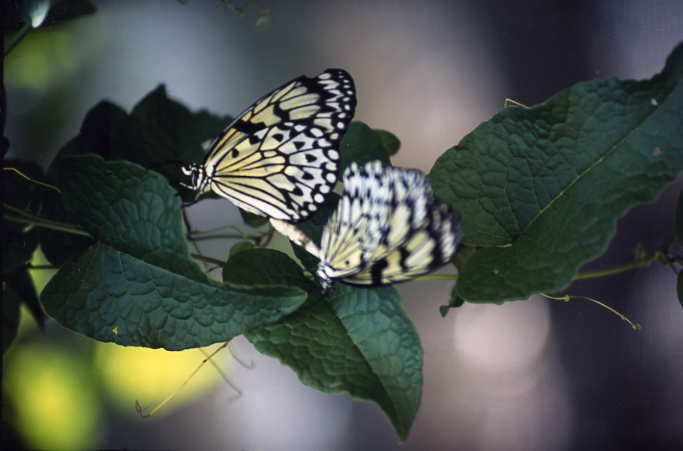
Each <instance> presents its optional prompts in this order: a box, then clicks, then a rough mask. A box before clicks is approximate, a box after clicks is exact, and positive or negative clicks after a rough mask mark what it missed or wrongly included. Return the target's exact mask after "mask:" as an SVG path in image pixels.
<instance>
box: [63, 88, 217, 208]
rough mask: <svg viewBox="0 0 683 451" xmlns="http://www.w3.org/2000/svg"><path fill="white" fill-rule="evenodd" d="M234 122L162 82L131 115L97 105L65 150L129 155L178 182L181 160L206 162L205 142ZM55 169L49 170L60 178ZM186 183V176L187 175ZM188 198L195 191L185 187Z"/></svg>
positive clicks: (111, 106) (105, 104) (120, 156)
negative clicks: (172, 93) (193, 106)
mask: <svg viewBox="0 0 683 451" xmlns="http://www.w3.org/2000/svg"><path fill="white" fill-rule="evenodd" d="M229 122H230V118H229V117H219V116H216V115H214V114H211V113H208V112H207V111H204V110H202V111H197V112H192V111H190V110H189V109H188V108H187V107H185V106H184V105H182V104H181V103H179V102H176V101H174V100H171V99H169V98H168V96H167V95H166V89H165V87H164V86H163V85H160V86H158V87H157V88H156V89H154V90H153V91H151V92H150V93H149V94H147V95H146V96H145V97H144V98H143V99H142V100H140V102H138V104H137V105H136V106H135V107H134V108H133V111H132V112H131V114H128V113H126V112H125V111H124V110H123V109H122V108H121V107H119V106H118V105H115V104H113V103H111V102H107V101H102V102H100V103H98V104H97V105H95V106H94V107H93V108H92V109H91V110H90V111H88V114H87V115H86V117H85V119H84V120H83V124H82V125H81V130H80V132H79V134H78V135H77V136H76V137H74V138H73V139H72V140H71V141H69V142H68V143H67V145H66V146H64V148H62V150H61V151H60V153H59V155H58V158H57V159H56V161H59V159H60V158H63V157H65V156H67V155H81V154H92V153H95V154H98V155H101V156H102V157H104V158H105V159H107V160H117V159H125V160H129V161H132V162H134V163H138V164H139V165H141V166H144V167H146V168H148V169H153V170H155V171H157V172H159V173H161V174H163V175H164V176H165V177H166V178H167V179H168V180H169V181H170V182H171V184H172V185H173V186H174V187H178V186H179V183H180V182H181V181H183V179H184V175H183V174H182V172H181V171H180V165H181V164H186V163H190V162H198V161H202V160H203V158H204V151H203V149H202V145H203V144H204V143H206V142H208V141H209V140H210V139H213V138H215V137H216V136H217V135H218V134H219V133H220V132H221V130H222V129H223V128H224V127H225V125H227V124H228V123H229ZM55 171H56V168H55V167H52V168H50V175H51V176H52V177H58V174H56V172H55ZM185 182H187V180H185ZM181 193H182V195H183V198H184V199H185V200H186V201H190V200H193V199H194V198H195V195H196V194H195V193H194V192H192V191H191V190H186V189H183V190H181Z"/></svg>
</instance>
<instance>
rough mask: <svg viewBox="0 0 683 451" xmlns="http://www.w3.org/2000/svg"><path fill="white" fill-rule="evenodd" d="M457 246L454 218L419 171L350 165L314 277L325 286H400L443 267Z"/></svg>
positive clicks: (457, 229)
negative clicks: (334, 283)
mask: <svg viewBox="0 0 683 451" xmlns="http://www.w3.org/2000/svg"><path fill="white" fill-rule="evenodd" d="M461 240H462V233H461V231H460V226H459V223H458V219H457V216H456V215H455V213H453V212H452V211H450V210H449V209H448V208H447V207H446V206H445V205H439V204H438V203H437V202H436V201H435V200H434V198H433V196H432V192H431V188H430V187H429V184H428V183H427V181H426V180H425V178H424V176H423V175H422V174H421V173H420V172H419V171H416V170H407V169H401V168H391V167H383V166H382V165H381V163H380V162H377V161H373V162H369V163H367V164H366V165H365V166H364V167H359V166H358V165H356V164H355V163H354V164H351V165H350V166H349V167H348V169H347V170H346V172H345V173H344V194H343V195H342V197H341V199H340V201H339V204H338V206H337V209H336V210H335V212H334V213H333V214H332V216H331V217H330V219H329V221H328V222H327V224H326V225H325V228H324V229H323V234H322V238H321V244H320V249H319V251H318V253H319V257H320V260H321V261H320V265H319V267H318V275H319V277H320V279H321V280H322V282H323V285H329V283H331V281H332V280H335V279H341V280H342V281H344V282H346V283H350V284H357V285H381V284H389V283H394V282H400V281H404V280H408V279H411V278H414V277H417V276H419V275H422V274H426V273H428V272H430V271H433V270H434V269H436V268H438V267H439V266H441V265H443V264H445V263H447V262H448V261H449V260H450V258H451V257H452V255H453V254H454V253H455V251H456V248H457V246H458V244H459V243H460V242H461Z"/></svg>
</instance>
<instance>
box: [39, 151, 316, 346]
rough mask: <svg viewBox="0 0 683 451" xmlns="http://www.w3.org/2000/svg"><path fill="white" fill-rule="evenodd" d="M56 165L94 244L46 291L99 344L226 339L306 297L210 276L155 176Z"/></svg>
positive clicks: (52, 307)
mask: <svg viewBox="0 0 683 451" xmlns="http://www.w3.org/2000/svg"><path fill="white" fill-rule="evenodd" d="M59 166H60V167H59V170H58V173H59V174H60V177H61V178H60V187H61V188H62V192H63V195H64V200H65V205H66V206H67V208H68V209H69V210H70V211H72V212H73V213H74V215H75V216H77V217H79V218H80V219H81V221H80V223H81V225H82V227H83V228H84V229H85V230H87V231H88V232H89V233H91V234H92V235H93V236H94V237H95V238H96V239H97V240H98V243H97V244H96V245H94V246H93V247H91V248H90V249H89V250H88V251H87V252H86V253H85V254H83V255H81V256H80V258H78V259H77V260H76V261H74V262H68V263H66V264H65V265H64V266H63V267H62V268H61V269H60V271H59V272H58V273H57V274H56V275H55V276H54V277H53V278H52V280H51V281H50V282H49V283H48V285H47V286H46V288H45V290H44V291H43V293H42V301H43V304H44V305H45V308H46V310H47V312H48V313H49V314H50V315H51V316H53V317H54V318H55V319H57V320H58V321H59V322H60V323H61V324H62V325H64V326H66V327H69V328H71V329H73V330H75V331H78V332H80V333H83V334H85V335H87V336H90V337H92V338H95V339H97V340H101V341H113V342H116V343H119V344H122V345H134V346H147V347H164V348H166V349H171V350H178V349H185V348H191V347H197V346H206V345H208V344H210V343H214V342H218V341H225V340H229V339H230V338H232V337H234V336H236V335H239V334H242V333H244V332H246V331H247V330H249V329H250V328H253V327H256V326H260V325H263V324H268V323H272V322H274V321H276V320H277V319H279V318H281V317H282V316H284V315H286V314H288V313H290V312H292V311H294V310H295V309H296V308H297V307H299V306H300V305H301V304H302V303H303V302H304V301H305V299H306V294H305V292H304V291H303V290H301V289H299V288H295V287H288V286H263V285H254V286H241V285H229V284H225V285H220V284H218V283H216V282H213V281H211V280H209V279H208V278H207V276H206V275H205V274H204V272H203V271H202V270H201V268H200V267H199V266H198V265H197V264H196V263H195V262H194V261H193V260H192V259H191V257H190V253H189V249H188V246H187V241H186V240H185V237H184V232H183V229H182V225H181V219H180V199H179V198H178V196H177V195H176V194H175V193H174V191H173V190H172V189H171V187H170V186H169V185H168V184H167V182H166V181H165V180H164V179H163V178H162V177H161V176H160V175H159V174H157V173H155V172H152V171H146V170H145V169H143V168H141V167H139V166H137V165H135V164H133V163H130V162H127V161H109V162H105V161H104V160H103V159H102V158H101V157H99V156H95V155H90V156H87V155H79V156H71V157H67V158H64V159H63V160H62V161H61V162H60V163H59Z"/></svg>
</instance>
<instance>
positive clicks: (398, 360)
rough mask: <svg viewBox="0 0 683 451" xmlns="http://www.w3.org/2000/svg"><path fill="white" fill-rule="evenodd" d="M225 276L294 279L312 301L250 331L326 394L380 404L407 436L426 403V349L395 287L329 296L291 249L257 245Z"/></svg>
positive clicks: (340, 290) (343, 289) (344, 289)
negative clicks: (288, 252)
mask: <svg viewBox="0 0 683 451" xmlns="http://www.w3.org/2000/svg"><path fill="white" fill-rule="evenodd" d="M223 277H224V280H226V281H231V282H233V283H254V282H258V281H267V282H268V283H287V284H294V285H296V286H299V287H301V288H304V289H306V290H307V291H309V293H310V297H309V300H308V301H307V302H306V304H305V305H304V306H303V307H302V308H301V309H299V310H297V311H296V312H294V313H292V314H291V315H289V316H287V317H285V318H283V319H282V320H280V321H279V322H277V323H275V324H272V325H268V326H264V327H260V328H257V329H253V330H251V331H250V332H248V333H247V334H246V337H247V338H248V339H249V341H251V342H252V343H253V344H254V346H256V348H257V349H258V350H259V351H260V352H263V353H264V354H267V355H270V356H273V357H276V358H277V359H279V360H280V361H281V362H283V363H284V364H286V365H288V366H290V367H291V368H292V369H294V371H296V373H297V375H298V376H299V378H300V379H301V381H302V382H303V383H304V384H306V385H309V386H311V387H313V388H316V389H318V390H321V391H324V392H348V393H349V394H350V395H351V396H352V397H354V398H358V399H364V400H369V401H373V402H375V403H377V404H378V405H379V406H380V407H381V408H382V410H384V412H385V413H386V414H387V416H388V417H389V418H390V420H391V422H392V424H393V425H394V427H395V429H396V431H397V433H398V435H399V436H400V437H401V438H402V439H405V438H406V437H407V435H408V432H409V430H410V426H411V425H412V423H413V420H414V419H415V414H416V412H417V409H418V407H419V405H420V397H421V393H422V348H421V346H420V342H419V339H418V336H417V333H416V331H415V328H414V326H413V324H412V323H411V322H410V319H409V318H408V317H407V316H406V314H405V312H404V311H403V309H402V307H401V306H400V303H399V296H398V293H397V292H396V290H394V289H393V288H392V287H383V288H375V289H372V288H356V287H350V286H346V285H344V284H341V283H339V284H337V285H336V286H335V287H334V291H333V294H332V296H331V298H330V302H325V301H324V300H323V299H322V297H321V293H320V291H319V288H318V287H317V285H316V284H313V283H312V282H311V281H310V280H309V279H307V278H306V277H305V276H304V275H303V273H302V271H301V268H300V267H299V266H298V265H297V264H296V263H295V262H294V261H293V260H291V259H290V258H289V257H287V256H286V255H285V254H283V253H281V252H278V251H274V250H267V249H253V250H247V251H243V252H240V253H238V254H235V255H233V256H232V257H231V258H230V260H229V261H228V263H227V264H226V266H225V268H224V271H223Z"/></svg>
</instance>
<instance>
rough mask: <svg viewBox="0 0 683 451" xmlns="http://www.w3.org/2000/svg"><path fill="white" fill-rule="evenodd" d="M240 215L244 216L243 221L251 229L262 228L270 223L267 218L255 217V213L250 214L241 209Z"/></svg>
mask: <svg viewBox="0 0 683 451" xmlns="http://www.w3.org/2000/svg"><path fill="white" fill-rule="evenodd" d="M240 215H242V220H243V221H244V223H245V224H246V225H248V226H249V227H254V228H256V227H261V226H262V225H264V224H265V223H267V222H268V218H266V217H265V216H259V215H255V214H254V213H249V212H248V211H244V210H242V209H241V208H240Z"/></svg>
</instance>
